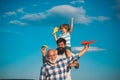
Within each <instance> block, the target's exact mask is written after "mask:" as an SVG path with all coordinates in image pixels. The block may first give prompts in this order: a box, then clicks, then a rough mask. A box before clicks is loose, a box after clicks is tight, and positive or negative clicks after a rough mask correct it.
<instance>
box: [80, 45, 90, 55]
mask: <svg viewBox="0 0 120 80" xmlns="http://www.w3.org/2000/svg"><path fill="white" fill-rule="evenodd" d="M88 48H89V44H86V45H84V48H83V49H82V51H80V52H79V53H78V55H79V56H82V55H83V54H84V53H85V52H86V51H87V50H88Z"/></svg>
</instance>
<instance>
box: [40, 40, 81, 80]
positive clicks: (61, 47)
mask: <svg viewBox="0 0 120 80" xmlns="http://www.w3.org/2000/svg"><path fill="white" fill-rule="evenodd" d="M56 43H57V46H58V48H57V50H55V53H56V54H57V55H58V56H57V60H59V59H62V58H66V57H70V56H72V54H67V53H71V52H67V51H69V50H66V40H65V39H64V38H59V39H58V40H57V41H56ZM46 48H47V47H46V46H44V45H43V46H42V48H41V52H42V54H43V63H45V62H47V59H46ZM74 62H76V60H75V61H74ZM73 66H74V67H75V68H78V67H79V64H78V63H71V64H69V65H68V66H67V72H68V74H67V79H66V80H71V70H70V68H71V67H73Z"/></svg>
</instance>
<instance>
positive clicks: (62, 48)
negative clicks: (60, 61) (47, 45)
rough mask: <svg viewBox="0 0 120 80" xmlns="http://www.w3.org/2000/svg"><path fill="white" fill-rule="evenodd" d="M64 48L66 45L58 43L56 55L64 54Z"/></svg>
mask: <svg viewBox="0 0 120 80" xmlns="http://www.w3.org/2000/svg"><path fill="white" fill-rule="evenodd" d="M65 47H66V45H65V44H64V42H60V43H58V48H57V50H58V55H60V54H63V53H64V52H65Z"/></svg>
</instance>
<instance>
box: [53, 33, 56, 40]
mask: <svg viewBox="0 0 120 80" xmlns="http://www.w3.org/2000/svg"><path fill="white" fill-rule="evenodd" d="M53 37H54V39H55V41H57V36H56V33H54V34H53Z"/></svg>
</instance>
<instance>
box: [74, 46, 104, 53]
mask: <svg viewBox="0 0 120 80" xmlns="http://www.w3.org/2000/svg"><path fill="white" fill-rule="evenodd" d="M82 49H83V47H72V51H73V52H79V51H81V50H82ZM104 50H106V49H103V48H99V47H89V49H88V51H91V52H95V51H104Z"/></svg>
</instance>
